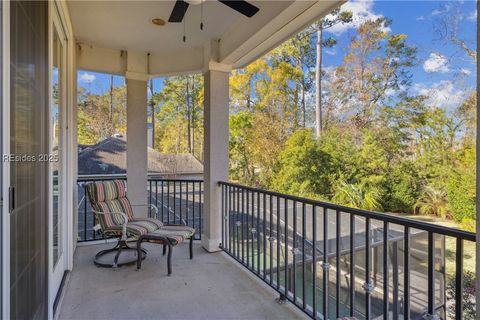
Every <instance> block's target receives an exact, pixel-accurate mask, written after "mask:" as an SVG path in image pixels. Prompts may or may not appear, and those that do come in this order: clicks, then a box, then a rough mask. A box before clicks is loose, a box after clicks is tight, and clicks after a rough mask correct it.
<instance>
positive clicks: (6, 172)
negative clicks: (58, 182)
mask: <svg viewBox="0 0 480 320" xmlns="http://www.w3.org/2000/svg"><path fill="white" fill-rule="evenodd" d="M1 30H2V37H1V39H2V44H1V50H2V55H1V56H2V62H1V63H2V71H3V72H2V93H3V94H2V110H1V112H2V118H1V119H2V126H1V127H2V135H1V137H2V141H1V144H2V153H3V154H9V153H10V2H9V1H2V29H1ZM3 154H2V173H3V177H2V181H1V183H2V193H3V194H2V195H1V198H2V199H3V203H2V206H1V208H2V212H1V214H2V218H1V220H2V221H1V224H0V225H1V228H2V232H1V233H2V239H1V245H2V248H1V252H2V259H1V262H2V265H1V281H0V282H1V284H2V289H1V290H2V292H1V295H0V296H1V298H2V301H1V304H2V305H1V308H0V309H1V314H0V317H1V318H3V319H9V318H10V212H9V210H8V209H9V206H10V202H9V192H8V190H9V186H10V164H9V163H8V161H3Z"/></svg>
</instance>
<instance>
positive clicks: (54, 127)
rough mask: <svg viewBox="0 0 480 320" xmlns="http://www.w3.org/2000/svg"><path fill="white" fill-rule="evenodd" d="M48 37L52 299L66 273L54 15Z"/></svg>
mask: <svg viewBox="0 0 480 320" xmlns="http://www.w3.org/2000/svg"><path fill="white" fill-rule="evenodd" d="M52 26H53V28H52V34H51V39H52V40H51V50H52V51H51V55H52V69H51V82H50V83H51V88H50V92H51V97H50V150H49V154H48V159H45V160H46V161H48V163H49V164H50V195H51V196H50V208H51V210H50V214H51V215H50V230H51V232H50V235H51V239H50V244H51V246H50V257H51V266H52V270H51V272H52V275H51V290H50V292H51V300H52V301H53V300H54V299H55V296H56V293H57V292H58V288H59V286H60V283H61V281H62V277H63V273H64V271H65V248H66V234H65V231H66V225H65V222H66V221H65V220H66V219H65V189H64V187H65V185H66V183H65V181H64V180H65V156H66V155H65V150H66V148H65V146H66V139H65V136H66V130H65V129H66V108H65V106H66V96H67V92H66V58H67V55H66V38H65V35H64V32H63V29H62V27H61V24H60V19H58V17H57V15H56V14H54V15H53V24H52Z"/></svg>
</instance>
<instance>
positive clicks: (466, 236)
mask: <svg viewBox="0 0 480 320" xmlns="http://www.w3.org/2000/svg"><path fill="white" fill-rule="evenodd" d="M218 184H219V185H225V186H231V187H237V188H242V189H245V190H250V191H254V192H260V193H263V194H267V195H271V196H275V197H280V198H283V199H287V200H291V201H297V202H301V203H305V204H309V205H313V206H317V207H323V208H326V209H331V210H338V211H341V212H345V213H351V214H355V215H358V216H361V217H365V218H371V219H375V220H380V221H386V222H389V223H394V224H398V225H402V226H406V227H409V228H414V229H420V230H425V231H428V232H433V233H436V234H441V235H445V236H449V237H455V238H460V239H463V240H467V241H476V235H475V233H473V232H468V231H464V230H458V229H455V228H450V227H445V226H439V225H436V224H432V223H428V222H423V221H418V220H413V219H409V218H404V217H398V216H393V215H389V214H385V213H381V212H374V211H367V210H363V209H357V208H350V207H346V206H342V205H338V204H334V203H330V202H324V201H318V200H313V199H308V198H303V197H298V196H293V195H288V194H283V193H279V192H275V191H268V190H264V189H260V188H254V187H247V186H244V185H241V184H238V183H233V182H225V181H220V182H219V183H218Z"/></svg>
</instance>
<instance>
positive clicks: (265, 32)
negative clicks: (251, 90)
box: [67, 0, 344, 76]
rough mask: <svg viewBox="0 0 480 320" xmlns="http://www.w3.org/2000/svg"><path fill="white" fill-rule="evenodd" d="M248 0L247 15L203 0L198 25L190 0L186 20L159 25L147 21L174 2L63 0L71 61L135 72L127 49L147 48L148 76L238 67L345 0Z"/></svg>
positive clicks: (115, 71) (144, 50)
mask: <svg viewBox="0 0 480 320" xmlns="http://www.w3.org/2000/svg"><path fill="white" fill-rule="evenodd" d="M249 2H251V3H252V4H254V5H255V6H257V7H258V8H259V9H260V11H259V12H258V13H257V14H256V15H255V16H253V17H252V18H247V17H244V16H243V15H241V14H239V13H237V12H235V11H234V10H232V9H230V8H229V7H227V6H225V5H223V4H221V3H220V2H218V1H210V0H208V1H206V2H205V3H204V5H203V21H204V25H205V27H204V30H203V31H202V30H200V28H199V25H200V16H201V6H200V5H191V6H189V8H188V11H187V13H186V15H185V18H186V20H185V24H184V23H168V22H167V23H166V25H165V26H163V27H158V26H155V25H153V24H152V23H151V20H152V19H153V18H161V19H163V20H165V21H168V17H169V15H170V12H171V11H172V8H173V5H174V3H175V1H116V2H113V1H85V0H68V1H67V4H68V8H69V12H70V17H71V22H72V25H73V32H74V35H75V39H76V42H77V43H78V45H77V67H78V68H79V69H85V70H91V71H99V72H107V73H113V74H120V75H125V73H126V72H127V71H135V72H138V70H129V67H128V65H129V63H128V56H131V55H135V56H138V55H142V54H143V55H145V56H146V55H147V54H148V53H150V56H149V59H148V66H144V68H143V69H145V70H147V71H146V74H148V75H150V76H166V75H173V74H184V73H194V72H201V71H202V70H203V69H205V68H206V67H208V65H211V63H209V62H210V61H213V62H214V63H215V65H218V64H224V65H227V67H226V68H225V69H228V68H232V67H233V68H238V67H243V66H245V65H247V64H248V63H250V62H251V61H253V60H255V59H257V58H258V57H260V56H261V55H263V54H264V53H266V52H267V51H268V50H270V49H271V48H274V47H275V46H277V45H279V44H280V43H281V42H282V41H284V40H286V39H287V38H288V37H289V36H291V35H292V34H294V33H296V32H298V31H300V30H301V29H302V28H304V27H305V26H306V25H308V24H309V23H311V22H313V21H314V20H316V19H318V18H320V17H322V16H324V15H326V14H327V13H328V12H330V10H332V9H333V8H335V7H337V6H338V5H340V4H341V3H343V2H344V1H310V0H308V1H307V0H300V1H285V0H284V1H282V0H280V1H258V0H257V1H249ZM184 27H185V34H186V42H183V39H182V37H183V33H184ZM214 41H216V42H217V44H216V45H215V46H212V45H211V44H212V42H214ZM206 47H207V48H208V50H205V48H206ZM212 47H214V50H211V48H212ZM205 54H209V55H210V57H205ZM145 61H147V59H145Z"/></svg>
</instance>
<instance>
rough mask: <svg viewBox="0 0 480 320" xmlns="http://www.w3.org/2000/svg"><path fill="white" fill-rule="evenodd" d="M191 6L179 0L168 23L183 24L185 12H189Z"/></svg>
mask: <svg viewBox="0 0 480 320" xmlns="http://www.w3.org/2000/svg"><path fill="white" fill-rule="evenodd" d="M188 6H189V4H188V3H187V2H185V1H183V0H177V1H176V2H175V6H174V7H173V10H172V13H171V14H170V18H168V22H182V20H183V17H184V16H185V12H187V8H188Z"/></svg>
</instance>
